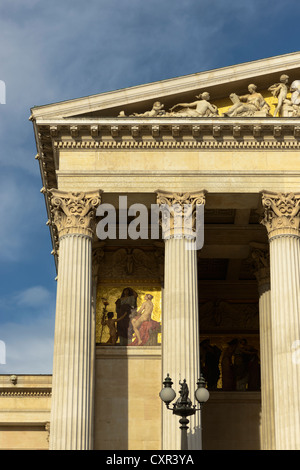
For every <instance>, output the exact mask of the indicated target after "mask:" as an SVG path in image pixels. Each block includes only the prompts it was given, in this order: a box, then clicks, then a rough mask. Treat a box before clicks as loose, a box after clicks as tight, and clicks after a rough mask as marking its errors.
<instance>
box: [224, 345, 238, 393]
mask: <svg viewBox="0 0 300 470" xmlns="http://www.w3.org/2000/svg"><path fill="white" fill-rule="evenodd" d="M227 344H228V347H227V348H226V349H225V351H224V354H223V358H222V362H221V367H222V389H223V390H226V391H232V390H235V375H234V366H233V354H234V352H235V349H236V347H237V344H238V340H237V339H232V340H231V341H229V342H228V343H227Z"/></svg>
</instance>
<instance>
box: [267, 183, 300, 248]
mask: <svg viewBox="0 0 300 470" xmlns="http://www.w3.org/2000/svg"><path fill="white" fill-rule="evenodd" d="M262 205H263V207H264V218H263V219H262V220H261V224H262V225H264V226H265V227H266V229H267V231H268V235H269V239H270V240H271V239H272V238H274V237H276V236H284V235H286V236H298V237H299V236H300V231H299V226H300V215H299V209H300V193H274V192H270V191H263V192H262Z"/></svg>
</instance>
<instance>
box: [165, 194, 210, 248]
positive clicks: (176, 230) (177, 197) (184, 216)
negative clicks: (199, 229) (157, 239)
mask: <svg viewBox="0 0 300 470" xmlns="http://www.w3.org/2000/svg"><path fill="white" fill-rule="evenodd" d="M156 194H157V198H156V202H157V204H158V205H159V206H160V208H161V213H162V215H161V226H162V231H163V238H164V239H168V238H173V237H175V238H182V237H186V236H188V237H193V236H194V235H195V229H196V216H197V208H198V207H199V206H203V207H204V205H205V194H206V191H205V190H202V191H196V192H191V193H190V192H186V193H172V192H168V191H163V190H157V191H156Z"/></svg>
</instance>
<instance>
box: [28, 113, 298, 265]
mask: <svg viewBox="0 0 300 470" xmlns="http://www.w3.org/2000/svg"><path fill="white" fill-rule="evenodd" d="M34 129H35V136H36V143H37V150H38V154H37V155H36V159H37V160H38V161H39V165H40V171H41V176H42V184H43V186H42V189H41V192H42V193H43V194H44V196H45V203H46V208H47V213H48V217H49V220H48V222H47V224H48V225H49V226H50V233H51V237H52V245H53V248H54V249H53V254H54V255H55V260H56V261H57V258H56V255H57V248H58V243H57V235H56V233H55V231H54V230H53V227H52V224H53V220H52V216H51V210H50V209H51V208H50V204H49V190H50V189H52V188H57V172H58V171H59V166H58V162H59V152H60V151H61V150H71V151H72V150H74V149H80V150H81V151H84V150H89V149H95V150H99V151H101V150H115V151H119V150H120V151H122V150H128V149H129V150H131V151H140V150H147V151H151V150H156V151H157V150H172V151H180V150H185V151H186V150H189V151H193V150H201V151H210V150H214V151H229V150H237V151H238V150H243V151H253V150H265V151H275V150H277V151H278V150H280V151H289V150H300V119H299V118H274V117H273V118H249V117H248V118H202V119H198V118H176V119H175V118H114V119H112V118H97V119H82V118H78V119H77V118H72V119H58V120H57V119H55V120H54V119H53V120H48V119H47V120H45V119H37V120H35V121H34ZM250 173H251V174H252V173H253V170H252V171H250Z"/></svg>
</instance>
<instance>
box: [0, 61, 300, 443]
mask: <svg viewBox="0 0 300 470" xmlns="http://www.w3.org/2000/svg"><path fill="white" fill-rule="evenodd" d="M30 119H31V121H32V124H33V128H34V134H35V139H36V145H37V155H36V159H37V161H38V164H39V166H40V170H41V178H42V189H41V193H42V194H43V197H44V198H45V204H46V208H47V213H48V221H47V224H48V225H49V230H50V234H51V240H52V245H53V251H52V254H53V257H54V260H55V263H56V266H57V304H56V322H55V338H54V359H53V374H52V376H48V377H44V378H43V380H42V379H41V377H39V378H38V379H37V378H35V377H34V376H31V377H27V378H26V377H24V376H22V377H17V378H15V379H14V380H12V378H11V377H9V376H1V384H0V391H1V396H0V403H1V405H2V404H3V406H1V408H2V409H5V410H6V411H5V412H2V413H1V412H0V419H1V431H2V442H1V439H0V446H1V448H11V446H12V444H11V437H12V436H13V433H11V430H12V429H13V427H14V428H15V434H14V435H15V436H17V435H18V434H17V433H18V432H21V431H20V429H21V428H22V426H23V428H24V430H27V431H26V432H27V435H28V443H27V444H24V446H27V445H28V447H33V448H49V449H83V450H85V449H110V450H111V449H115V450H117V449H152V450H153V449H164V450H172V449H173V450H176V449H180V429H179V422H178V417H176V416H174V414H172V412H170V410H167V408H166V407H165V406H163V404H162V402H161V400H160V398H159V392H160V390H161V388H162V383H163V380H164V378H165V377H166V376H167V374H169V375H170V377H171V378H172V381H173V383H174V384H173V387H174V389H175V391H176V393H177V396H178V392H179V388H180V387H179V385H180V383H182V380H183V379H186V382H187V384H188V386H189V391H190V398H191V400H192V401H193V402H194V396H193V395H194V390H195V389H196V384H197V381H198V379H199V377H200V373H201V374H202V375H203V376H204V377H205V380H206V383H207V387H208V389H209V392H210V398H209V400H208V402H207V403H206V404H205V406H204V407H203V409H202V412H201V413H200V412H197V413H196V414H195V415H194V416H192V417H191V419H190V423H189V431H188V444H189V448H190V449H201V448H204V449H216V450H217V449H262V450H269V449H271V450H279V449H284V450H292V449H293V450H299V449H300V395H299V389H300V383H299V382H300V372H299V370H300V369H299V368H300V355H299V346H300V316H299V307H300V305H299V302H300V272H299V269H300V268H299V266H300V264H299V263H300V226H299V225H300V53H293V54H288V55H284V56H279V57H273V58H269V59H264V60H259V61H254V62H250V63H245V64H240V65H236V66H232V67H226V68H222V69H218V70H212V71H209V72H201V73H198V74H193V75H188V76H184V77H179V78H175V79H170V80H164V81H161V82H156V83H151V84H146V85H142V86H137V87H132V88H128V89H123V90H118V91H113V92H109V93H103V94H99V95H94V96H88V97H86V98H79V99H74V100H70V101H65V102H60V103H55V104H50V105H45V106H37V107H34V108H32V110H31V116H30ZM162 207H163V208H165V209H168V208H169V209H170V218H169V219H168V223H169V225H168V226H167V228H166V225H165V222H166V220H165V218H164V217H165V212H164V210H162V211H161V212H160V213H159V215H158V218H157V219H153V218H152V217H151V215H153V210H154V208H155V209H157V208H158V209H161V208H162ZM174 207H175V208H177V209H180V210H182V212H181V214H184V210H185V209H186V208H188V210H189V213H188V214H189V217H190V219H189V220H190V221H191V224H190V225H189V230H188V231H184V230H180V227H178V225H177V219H176V213H175V212H176V211H175V212H174V211H173V209H174ZM144 209H145V210H146V212H145V211H144ZM169 209H168V210H169ZM171 209H172V210H171ZM151 211H152V212H151ZM197 214H201V217H199V220H198V219H197ZM186 218H187V217H186ZM157 221H158V222H159V224H158V227H157V223H156V222H157ZM197 221H198V222H199V227H200V229H201V230H202V232H201V233H202V235H203V237H204V240H202V243H201V244H200V245H199V246H198V245H197V243H196V241H197V234H198V232H197ZM201 224H202V225H201ZM199 227H198V228H199ZM196 245H197V246H196ZM41 381H42V382H43V386H42V385H41ZM14 382H15V383H14ZM28 390H31V393H29V392H28ZM41 390H44V392H42V391H41ZM18 394H19V395H18ZM26 394H27V395H26ZM28 394H29V395H28ZM34 394H36V395H34ZM29 396H30V400H31V401H33V403H34V405H33V404H30V406H29V405H28V404H26V397H27V398H29ZM17 397H19V398H17ZM42 397H43V400H44V401H43V402H42V399H41V398H42ZM18 399H19V402H18V403H21V405H18V409H19V410H20V409H22V413H21V414H20V411H18V412H17V411H16V400H18ZM38 400H40V402H39V403H38ZM28 406H29V408H28ZM33 408H34V409H36V413H35V414H34V413H33V412H32V409H33ZM29 409H30V411H29ZM24 426H25V427H24ZM26 426H27V428H26ZM30 426H31V427H30ZM8 429H10V434H9V432H8ZM34 429H35V430H36V434H34ZM26 432H25V434H24V433H23V437H24V436H26ZM30 433H31V434H30ZM29 436H31V437H29ZM32 436H35V437H32ZM26 439H27V438H25V441H26ZM25 441H23V442H25ZM15 442H19V441H18V438H17V440H16V441H15ZM26 442H27V441H26ZM35 442H36V444H35ZM16 445H17V446H18V444H16Z"/></svg>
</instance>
